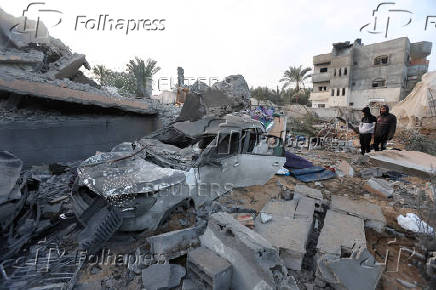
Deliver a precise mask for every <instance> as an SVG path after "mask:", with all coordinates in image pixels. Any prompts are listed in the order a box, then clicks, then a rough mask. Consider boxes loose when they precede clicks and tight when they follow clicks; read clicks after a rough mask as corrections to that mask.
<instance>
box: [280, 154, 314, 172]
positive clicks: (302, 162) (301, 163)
mask: <svg viewBox="0 0 436 290" xmlns="http://www.w3.org/2000/svg"><path fill="white" fill-rule="evenodd" d="M285 156H286V162H285V165H284V166H283V167H284V168H287V169H301V168H308V167H313V164H312V162H310V161H307V160H306V159H304V158H303V157H300V156H298V155H295V154H293V153H291V152H288V151H286V152H285Z"/></svg>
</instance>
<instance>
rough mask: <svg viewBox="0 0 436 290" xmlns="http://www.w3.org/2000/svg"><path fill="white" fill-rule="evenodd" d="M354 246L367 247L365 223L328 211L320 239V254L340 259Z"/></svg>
mask: <svg viewBox="0 0 436 290" xmlns="http://www.w3.org/2000/svg"><path fill="white" fill-rule="evenodd" d="M354 245H363V246H366V238H365V229H364V222H363V220H362V219H360V218H358V217H354V216H351V215H347V214H342V213H339V212H335V211H333V210H328V211H327V214H326V217H325V220H324V227H323V228H322V230H321V234H320V235H319V239H318V245H317V249H318V253H320V254H333V255H335V256H338V257H340V256H341V253H342V251H344V250H345V251H348V252H350V253H351V250H352V249H353V246H354Z"/></svg>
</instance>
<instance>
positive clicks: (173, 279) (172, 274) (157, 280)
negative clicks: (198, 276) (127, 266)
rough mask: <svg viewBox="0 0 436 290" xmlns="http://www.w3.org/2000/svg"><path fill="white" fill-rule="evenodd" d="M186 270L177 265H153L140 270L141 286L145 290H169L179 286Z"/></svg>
mask: <svg viewBox="0 0 436 290" xmlns="http://www.w3.org/2000/svg"><path fill="white" fill-rule="evenodd" d="M185 275H186V270H185V268H183V267H182V266H180V265H177V264H153V265H151V266H149V267H148V268H147V269H144V270H142V285H143V286H144V288H145V289H147V290H160V289H170V288H173V287H177V286H179V285H180V280H181V279H182V278H183V277H185Z"/></svg>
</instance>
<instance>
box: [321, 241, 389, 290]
mask: <svg viewBox="0 0 436 290" xmlns="http://www.w3.org/2000/svg"><path fill="white" fill-rule="evenodd" d="M322 263H324V265H323V266H322V267H321V268H322V272H319V273H323V274H326V273H327V271H329V274H332V275H329V276H327V277H321V278H322V279H323V278H327V280H328V282H329V283H330V284H332V285H334V288H336V289H353V290H354V289H356V290H366V289H376V287H377V284H378V281H379V280H380V277H381V274H382V272H383V270H384V265H382V264H377V263H376V261H375V259H374V257H373V256H372V255H371V254H370V253H369V251H368V249H367V248H366V247H356V249H354V250H353V253H352V254H351V256H350V258H332V257H331V256H330V257H329V256H328V255H327V256H326V257H325V259H323V260H322ZM318 269H320V268H318Z"/></svg>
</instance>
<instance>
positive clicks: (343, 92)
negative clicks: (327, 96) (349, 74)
mask: <svg viewBox="0 0 436 290" xmlns="http://www.w3.org/2000/svg"><path fill="white" fill-rule="evenodd" d="M342 95H343V96H345V88H342Z"/></svg>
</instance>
